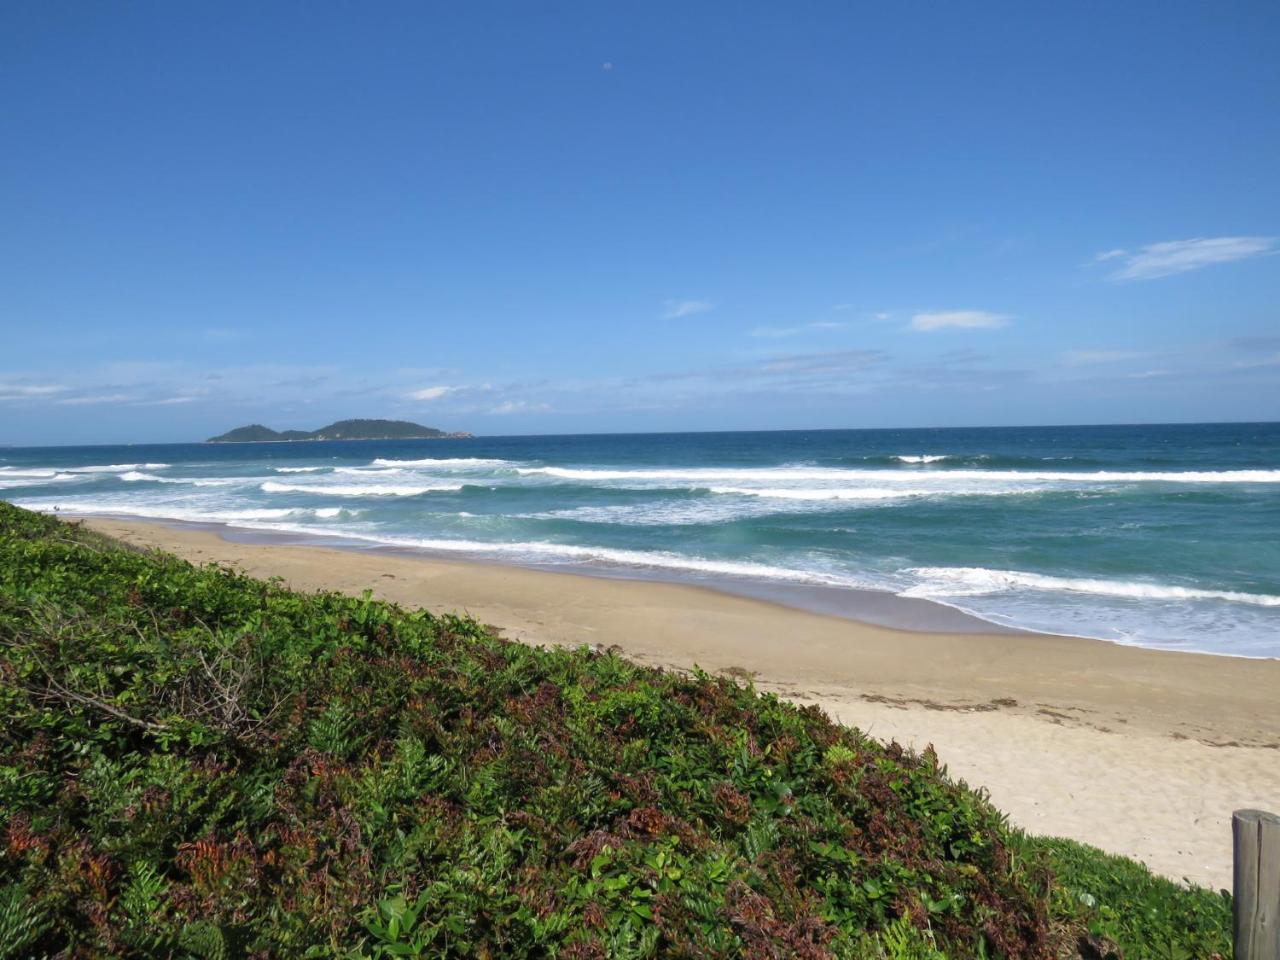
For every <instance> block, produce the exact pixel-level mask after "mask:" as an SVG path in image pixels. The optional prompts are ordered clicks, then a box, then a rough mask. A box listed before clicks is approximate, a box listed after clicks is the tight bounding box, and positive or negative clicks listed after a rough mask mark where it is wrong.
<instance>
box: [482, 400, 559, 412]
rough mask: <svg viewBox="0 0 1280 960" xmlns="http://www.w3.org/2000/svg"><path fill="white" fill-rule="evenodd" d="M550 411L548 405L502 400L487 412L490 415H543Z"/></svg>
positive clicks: (526, 401) (549, 405)
mask: <svg viewBox="0 0 1280 960" xmlns="http://www.w3.org/2000/svg"><path fill="white" fill-rule="evenodd" d="M550 409H551V404H549V403H530V402H529V401H528V400H504V401H503V402H502V403H500V404H498V405H497V406H496V407H493V408H491V409H490V410H489V412H490V413H495V414H499V415H501V414H508V413H543V412H546V411H547V410H550Z"/></svg>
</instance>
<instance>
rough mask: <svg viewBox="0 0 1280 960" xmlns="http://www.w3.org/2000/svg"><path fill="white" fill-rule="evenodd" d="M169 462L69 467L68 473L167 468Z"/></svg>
mask: <svg viewBox="0 0 1280 960" xmlns="http://www.w3.org/2000/svg"><path fill="white" fill-rule="evenodd" d="M168 468H169V464H167V463H110V464H104V465H102V466H94V467H67V468H66V469H67V472H68V473H124V472H125V471H126V470H167V469H168Z"/></svg>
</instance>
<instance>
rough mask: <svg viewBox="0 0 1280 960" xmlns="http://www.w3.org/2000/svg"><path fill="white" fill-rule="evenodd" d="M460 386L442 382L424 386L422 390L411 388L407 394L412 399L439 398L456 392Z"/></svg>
mask: <svg viewBox="0 0 1280 960" xmlns="http://www.w3.org/2000/svg"><path fill="white" fill-rule="evenodd" d="M458 389H459V388H458V387H451V386H447V385H446V384H440V385H438V386H434V387H423V388H422V389H421V390H411V391H409V393H408V394H407V396H408V397H409V399H410V400H439V399H440V398H441V397H443V396H445V395H446V394H450V393H454V392H455V391H457V390H458Z"/></svg>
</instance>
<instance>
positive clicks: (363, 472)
mask: <svg viewBox="0 0 1280 960" xmlns="http://www.w3.org/2000/svg"><path fill="white" fill-rule="evenodd" d="M333 472H334V473H345V474H349V475H354V476H357V477H368V476H377V475H379V474H380V475H382V476H386V475H388V474H393V473H404V471H403V470H402V469H400V468H399V467H334V468H333Z"/></svg>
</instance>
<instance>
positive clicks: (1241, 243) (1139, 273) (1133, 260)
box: [1094, 237, 1276, 281]
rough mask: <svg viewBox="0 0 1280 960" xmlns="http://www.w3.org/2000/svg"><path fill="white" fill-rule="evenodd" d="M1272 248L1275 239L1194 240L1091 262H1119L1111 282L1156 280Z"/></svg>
mask: <svg viewBox="0 0 1280 960" xmlns="http://www.w3.org/2000/svg"><path fill="white" fill-rule="evenodd" d="M1275 244H1276V238H1275V237H1194V238H1192V239H1190V240H1167V241H1165V242H1163V243H1149V244H1147V245H1146V246H1144V247H1140V248H1138V249H1137V250H1108V251H1106V252H1105V253H1100V254H1098V255H1097V256H1096V257H1094V261H1095V262H1096V263H1109V262H1113V261H1119V262H1121V264H1122V266H1121V267H1120V269H1119V270H1117V271H1116V272H1115V273H1112V274H1111V275H1110V277H1109V279H1111V280H1117V281H1119V280H1155V279H1158V278H1159V277H1171V276H1173V275H1174V274H1178V273H1186V272H1188V271H1190V270H1199V269H1201V268H1202V267H1209V266H1213V265H1214V264H1218V263H1231V262H1232V261H1235V260H1246V259H1248V258H1250V257H1256V256H1260V255H1262V254H1267V253H1274V252H1276V251H1275Z"/></svg>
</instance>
